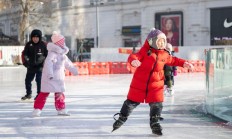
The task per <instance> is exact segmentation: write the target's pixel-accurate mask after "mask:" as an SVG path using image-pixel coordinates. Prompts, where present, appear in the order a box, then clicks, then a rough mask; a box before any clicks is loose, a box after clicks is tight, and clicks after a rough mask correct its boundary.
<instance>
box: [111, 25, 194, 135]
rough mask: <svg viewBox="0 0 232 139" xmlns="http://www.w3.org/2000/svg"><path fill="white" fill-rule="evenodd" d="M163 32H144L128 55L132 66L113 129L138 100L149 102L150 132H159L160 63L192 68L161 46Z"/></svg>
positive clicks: (164, 38) (161, 90)
mask: <svg viewBox="0 0 232 139" xmlns="http://www.w3.org/2000/svg"><path fill="white" fill-rule="evenodd" d="M166 45H167V41H166V36H165V34H164V33H163V32H161V31H160V30H158V29H155V28H153V29H152V30H151V31H150V33H149V34H148V36H147V39H146V40H145V43H144V45H143V46H142V48H141V49H140V50H139V51H138V52H137V53H134V54H131V55H130V56H129V58H128V62H129V63H130V64H131V66H133V67H136V68H137V69H136V71H135V73H134V76H133V79H132V81H131V84H130V89H129V92H128V95H127V99H126V100H125V101H124V103H123V105H122V108H121V110H120V113H116V114H115V115H114V116H116V115H117V114H119V118H118V119H117V120H116V119H115V120H116V121H115V122H114V124H113V131H114V130H116V129H118V128H120V127H121V126H122V125H123V123H124V122H126V120H127V118H128V116H129V115H130V113H131V112H132V111H133V109H134V108H136V107H137V106H138V105H139V104H140V103H148V104H149V106H150V127H151V130H152V133H154V134H156V135H162V127H161V126H160V124H159V120H162V118H161V117H160V116H161V111H162V108H163V105H162V102H163V99H164V94H163V92H164V70H163V68H164V65H165V64H167V65H169V66H181V67H187V68H189V69H192V68H193V66H192V64H190V63H188V62H187V61H185V60H184V59H179V58H177V57H173V56H172V55H170V54H169V52H168V51H166V50H165V47H166Z"/></svg>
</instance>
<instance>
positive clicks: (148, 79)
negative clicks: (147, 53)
mask: <svg viewBox="0 0 232 139" xmlns="http://www.w3.org/2000/svg"><path fill="white" fill-rule="evenodd" d="M157 61H158V56H157V57H156V61H155V63H154V65H153V68H152V70H151V71H150V74H149V77H148V80H147V87H146V97H145V98H147V94H148V85H149V82H150V79H151V75H152V73H153V71H154V69H155V66H156V64H157Z"/></svg>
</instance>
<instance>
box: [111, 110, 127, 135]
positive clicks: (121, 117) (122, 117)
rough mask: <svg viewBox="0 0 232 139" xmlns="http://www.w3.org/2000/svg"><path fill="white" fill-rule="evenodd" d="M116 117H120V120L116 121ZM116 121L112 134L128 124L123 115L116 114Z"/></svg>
mask: <svg viewBox="0 0 232 139" xmlns="http://www.w3.org/2000/svg"><path fill="white" fill-rule="evenodd" d="M116 115H119V118H118V120H116V119H115V116H116ZM114 120H115V122H114V124H113V130H112V132H113V131H114V130H117V129H119V128H120V127H121V126H122V125H123V124H124V123H125V122H126V120H127V117H125V116H122V114H121V113H116V114H115V115H114Z"/></svg>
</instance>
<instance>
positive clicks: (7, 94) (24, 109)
mask: <svg viewBox="0 0 232 139" xmlns="http://www.w3.org/2000/svg"><path fill="white" fill-rule="evenodd" d="M25 72H26V70H25V68H24V67H21V66H20V67H8V68H0V89H1V99H0V138H1V139H2V138H4V139H10V138H17V139H27V138H38V139H41V138H47V139H53V138H54V139H63V138H67V139H70V138H73V139H101V138H102V139H107V138H109V139H112V138H115V139H127V138H131V139H132V138H133V139H149V138H155V137H154V135H152V134H151V130H150V128H149V107H148V105H147V104H140V105H139V106H138V107H137V108H136V109H135V110H134V111H133V113H132V114H131V116H130V117H129V119H128V121H127V122H126V123H125V124H124V125H123V126H122V127H121V128H120V129H118V130H116V131H115V132H113V133H111V130H112V124H113V122H114V120H113V118H112V117H113V115H114V114H115V113H117V112H119V110H120V108H121V106H122V103H123V101H124V100H125V99H126V96H127V91H128V89H129V84H130V81H131V78H132V74H111V75H93V76H76V77H74V76H69V77H67V78H66V88H67V91H66V92H65V94H66V106H67V109H68V110H69V112H70V113H71V116H57V112H56V110H55V108H54V96H53V94H50V96H49V98H48V100H47V103H46V105H45V107H44V109H43V111H42V113H41V117H36V118H33V117H32V111H33V101H27V102H21V101H20V98H21V97H22V96H23V95H25V89H24V88H25V87H24V79H25ZM204 80H205V77H204V74H203V73H191V74H178V76H176V77H175V86H174V89H175V94H174V96H172V97H165V102H164V109H163V112H162V117H163V118H164V121H162V122H161V125H162V126H163V134H164V135H163V136H162V137H160V138H162V139H231V138H232V129H231V126H230V124H223V123H221V121H220V120H217V119H215V118H213V117H211V116H208V115H206V114H204V113H202V112H198V111H197V109H196V108H197V107H199V106H202V105H203V103H204V95H205V91H204V89H205V83H204ZM33 88H34V89H33V95H34V96H35V95H36V94H35V92H36V90H35V88H36V87H35V82H33Z"/></svg>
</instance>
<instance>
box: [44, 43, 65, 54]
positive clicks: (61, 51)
mask: <svg viewBox="0 0 232 139" xmlns="http://www.w3.org/2000/svg"><path fill="white" fill-rule="evenodd" d="M47 49H48V52H55V53H58V54H67V53H68V51H69V48H68V47H67V46H64V48H61V47H59V46H58V45H56V44H54V43H48V45H47Z"/></svg>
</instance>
